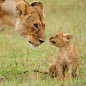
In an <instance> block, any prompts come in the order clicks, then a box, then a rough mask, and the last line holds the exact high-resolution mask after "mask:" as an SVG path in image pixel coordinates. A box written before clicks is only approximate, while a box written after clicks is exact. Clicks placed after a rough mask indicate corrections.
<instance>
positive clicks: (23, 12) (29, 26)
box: [0, 0, 45, 47]
mask: <svg viewBox="0 0 86 86" xmlns="http://www.w3.org/2000/svg"><path fill="white" fill-rule="evenodd" d="M5 24H6V25H9V26H11V27H13V28H15V31H16V32H17V33H18V34H19V35H21V36H22V37H23V38H25V39H27V40H28V42H29V43H30V44H31V45H32V47H37V46H39V45H41V43H43V42H44V41H45V32H44V30H45V22H44V17H43V5H42V3H41V2H33V3H32V4H31V5H30V4H28V3H27V2H26V1H25V0H0V30H1V29H3V27H4V25H5Z"/></svg>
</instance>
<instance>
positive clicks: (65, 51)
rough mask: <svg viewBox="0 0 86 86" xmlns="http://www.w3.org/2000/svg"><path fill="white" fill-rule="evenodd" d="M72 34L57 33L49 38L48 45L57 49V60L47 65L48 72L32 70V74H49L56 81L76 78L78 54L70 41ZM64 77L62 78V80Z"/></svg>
mask: <svg viewBox="0 0 86 86" xmlns="http://www.w3.org/2000/svg"><path fill="white" fill-rule="evenodd" d="M72 38H73V34H70V33H63V32H58V33H57V34H55V35H54V36H52V37H51V38H50V43H51V44H52V45H54V46H56V47H59V51H58V54H57V59H56V61H55V62H54V63H51V64H50V65H49V71H40V70H34V72H40V73H46V74H50V75H51V76H53V77H54V75H55V77H56V78H55V79H56V80H60V79H65V78H68V77H69V79H71V77H72V75H73V76H77V66H78V64H79V58H78V52H77V49H76V47H75V46H74V44H73V43H72V41H71V39H72ZM63 77H64V78H63Z"/></svg>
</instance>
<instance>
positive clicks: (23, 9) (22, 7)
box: [16, 1, 28, 18]
mask: <svg viewBox="0 0 86 86" xmlns="http://www.w3.org/2000/svg"><path fill="white" fill-rule="evenodd" d="M27 8H28V4H27V3H25V2H23V1H22V2H18V3H17V5H16V11H17V13H18V16H19V18H21V16H24V15H26V14H27Z"/></svg>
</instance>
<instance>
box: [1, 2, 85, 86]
mask: <svg viewBox="0 0 86 86" xmlns="http://www.w3.org/2000/svg"><path fill="white" fill-rule="evenodd" d="M26 1H28V2H29V3H31V2H32V0H26ZM40 1H41V2H42V3H43V5H44V9H45V10H44V14H45V21H46V30H45V34H46V42H45V43H44V44H42V45H41V46H40V48H38V49H36V50H33V49H31V48H30V46H29V44H28V42H27V41H26V40H24V39H22V38H21V37H20V36H19V35H18V34H17V33H16V32H15V31H14V30H13V29H12V28H11V27H9V26H5V29H4V30H3V31H2V32H0V80H1V81H0V85H1V86H60V85H63V86H86V72H85V71H86V1H85V0H72V1H70V0H63V1H61V0H53V1H52V0H50V1H49V0H45V1H44V0H40ZM60 31H61V32H68V33H73V34H74V38H73V43H74V44H75V46H76V47H77V48H78V52H79V59H80V66H79V70H78V72H79V74H80V76H79V77H78V78H76V79H73V80H72V81H64V82H62V83H61V82H59V81H57V82H55V81H54V79H53V78H51V77H50V76H49V75H45V74H39V73H34V72H32V70H34V69H40V70H47V69H48V65H49V64H50V63H52V62H54V61H55V59H56V56H57V51H58V49H57V48H56V47H54V46H51V45H50V44H49V42H48V41H49V37H51V36H52V35H53V34H55V33H56V32H60ZM27 71H28V72H27ZM24 72H25V73H24Z"/></svg>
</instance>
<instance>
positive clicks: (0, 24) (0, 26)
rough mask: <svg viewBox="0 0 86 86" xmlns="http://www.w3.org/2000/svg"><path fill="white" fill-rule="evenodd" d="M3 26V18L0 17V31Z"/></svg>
mask: <svg viewBox="0 0 86 86" xmlns="http://www.w3.org/2000/svg"><path fill="white" fill-rule="evenodd" d="M3 28H4V23H3V19H2V18H0V31H2V29H3Z"/></svg>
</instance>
